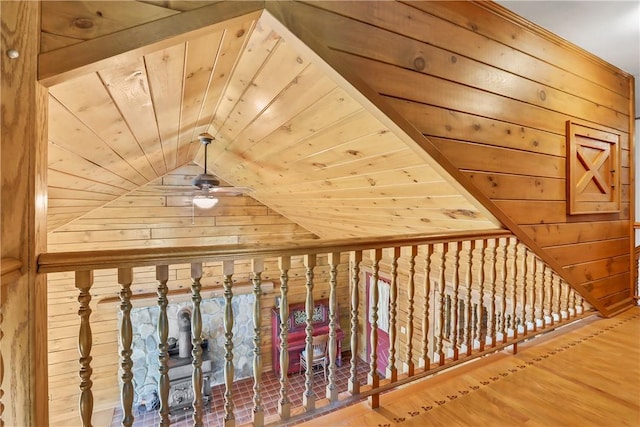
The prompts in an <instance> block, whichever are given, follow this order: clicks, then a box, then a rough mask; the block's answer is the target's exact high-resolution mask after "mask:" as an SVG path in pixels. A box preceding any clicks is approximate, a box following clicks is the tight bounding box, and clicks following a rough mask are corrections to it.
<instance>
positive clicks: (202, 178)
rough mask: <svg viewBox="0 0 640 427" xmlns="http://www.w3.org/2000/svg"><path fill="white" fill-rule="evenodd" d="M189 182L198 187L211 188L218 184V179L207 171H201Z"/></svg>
mask: <svg viewBox="0 0 640 427" xmlns="http://www.w3.org/2000/svg"><path fill="white" fill-rule="evenodd" d="M191 183H192V184H193V185H194V186H196V187H198V188H199V189H206V188H213V187H217V186H219V185H220V181H218V180H217V179H216V178H215V177H214V176H213V175H209V174H208V173H201V174H200V175H198V176H196V177H195V178H194V179H193V181H191Z"/></svg>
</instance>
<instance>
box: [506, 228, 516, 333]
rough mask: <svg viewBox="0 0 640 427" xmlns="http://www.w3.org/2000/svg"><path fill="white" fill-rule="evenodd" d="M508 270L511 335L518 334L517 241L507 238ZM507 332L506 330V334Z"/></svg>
mask: <svg viewBox="0 0 640 427" xmlns="http://www.w3.org/2000/svg"><path fill="white" fill-rule="evenodd" d="M509 242H510V243H509V252H510V257H509V261H510V262H509V264H510V268H509V272H510V277H511V283H510V285H511V286H509V325H508V327H509V329H510V330H511V331H513V337H514V338H516V337H517V336H518V322H517V314H516V313H517V310H516V306H517V304H518V301H517V292H518V262H517V259H518V243H517V242H515V241H513V240H512V239H509ZM508 334H509V332H508V331H507V335H508Z"/></svg>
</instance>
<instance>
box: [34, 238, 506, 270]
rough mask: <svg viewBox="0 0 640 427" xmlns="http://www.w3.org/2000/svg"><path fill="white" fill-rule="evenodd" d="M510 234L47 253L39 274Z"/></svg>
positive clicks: (396, 245)
mask: <svg viewBox="0 0 640 427" xmlns="http://www.w3.org/2000/svg"><path fill="white" fill-rule="evenodd" d="M511 235H512V234H511V232H510V231H509V230H500V229H498V230H477V231H464V232H449V233H446V234H419V235H417V234H412V235H400V236H383V237H364V238H354V239H341V240H300V241H292V242H289V243H287V244H268V243H261V244H258V245H256V244H242V245H216V246H183V247H175V248H141V249H122V250H104V251H84V252H58V253H55V252H50V253H43V254H41V255H40V256H39V257H38V272H40V273H53V272H60V271H80V270H100V269H106V268H121V267H139V266H146V265H163V264H167V265H168V264H185V263H191V262H214V261H223V260H235V259H251V258H269V257H278V256H295V255H307V254H309V255H310V254H319V253H329V252H348V251H355V250H367V249H382V248H390V247H399V246H413V245H424V244H429V243H445V242H459V241H465V240H479V239H491V238H500V237H508V236H511Z"/></svg>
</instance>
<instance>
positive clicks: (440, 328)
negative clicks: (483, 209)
mask: <svg viewBox="0 0 640 427" xmlns="http://www.w3.org/2000/svg"><path fill="white" fill-rule="evenodd" d="M448 251H449V244H448V243H443V244H442V253H441V254H440V266H439V267H440V271H439V272H438V291H437V292H438V294H437V301H438V313H437V314H438V324H437V325H436V326H437V327H436V343H435V344H436V348H435V353H436V354H437V355H438V365H440V366H442V365H444V310H445V307H444V288H445V278H446V276H445V269H446V260H447V252H448Z"/></svg>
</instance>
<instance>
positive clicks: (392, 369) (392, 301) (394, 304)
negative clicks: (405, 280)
mask: <svg viewBox="0 0 640 427" xmlns="http://www.w3.org/2000/svg"><path fill="white" fill-rule="evenodd" d="M398 258H400V248H399V247H397V248H393V255H392V258H391V284H390V285H389V363H388V365H387V372H386V374H387V375H386V376H387V378H389V380H390V381H391V382H395V381H397V380H398V370H397V369H396V315H397V312H398Z"/></svg>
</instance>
